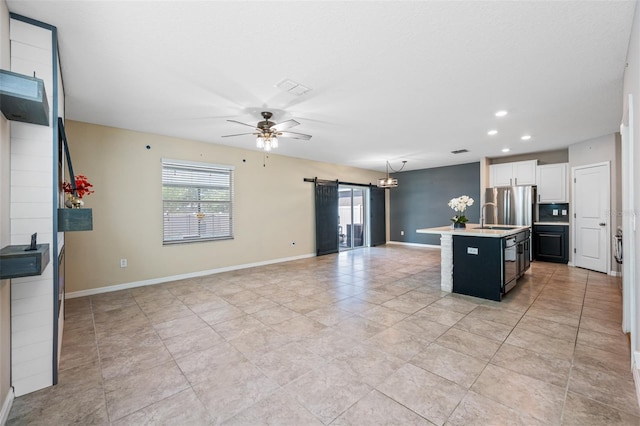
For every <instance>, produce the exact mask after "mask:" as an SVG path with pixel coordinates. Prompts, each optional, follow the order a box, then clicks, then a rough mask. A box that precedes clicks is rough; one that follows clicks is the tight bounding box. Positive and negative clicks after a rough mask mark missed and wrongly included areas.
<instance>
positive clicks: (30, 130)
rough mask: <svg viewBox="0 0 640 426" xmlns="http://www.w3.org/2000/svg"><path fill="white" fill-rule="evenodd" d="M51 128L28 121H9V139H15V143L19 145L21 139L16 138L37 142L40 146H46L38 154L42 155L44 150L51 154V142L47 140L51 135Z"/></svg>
mask: <svg viewBox="0 0 640 426" xmlns="http://www.w3.org/2000/svg"><path fill="white" fill-rule="evenodd" d="M51 130H52V129H51V128H49V127H47V126H36V125H34V124H29V123H21V122H19V121H12V122H11V141H12V142H13V141H14V140H15V141H16V145H17V146H18V147H19V146H20V145H21V144H22V141H20V140H18V139H26V140H29V141H31V142H32V143H37V144H38V145H39V146H40V148H46V150H45V151H43V152H41V153H40V155H44V154H45V152H48V153H49V155H51V152H52V151H51V144H50V143H48V142H47V140H48V138H50V137H51ZM11 152H13V146H12V147H11Z"/></svg>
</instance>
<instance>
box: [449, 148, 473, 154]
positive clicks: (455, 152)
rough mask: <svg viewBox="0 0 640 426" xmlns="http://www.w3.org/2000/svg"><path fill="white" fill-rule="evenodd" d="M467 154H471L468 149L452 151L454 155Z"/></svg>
mask: <svg viewBox="0 0 640 426" xmlns="http://www.w3.org/2000/svg"><path fill="white" fill-rule="evenodd" d="M465 152H469V150H468V149H456V150H455V151H451V153H452V154H463V153H465Z"/></svg>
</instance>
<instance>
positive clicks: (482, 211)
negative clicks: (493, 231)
mask: <svg viewBox="0 0 640 426" xmlns="http://www.w3.org/2000/svg"><path fill="white" fill-rule="evenodd" d="M487 206H493V207H497V205H496V203H492V202H488V203H484V204H483V205H482V207H480V228H484V213H485V210H484V208H485V207H487ZM494 217H495V214H494Z"/></svg>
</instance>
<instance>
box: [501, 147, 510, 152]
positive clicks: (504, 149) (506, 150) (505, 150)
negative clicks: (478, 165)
mask: <svg viewBox="0 0 640 426" xmlns="http://www.w3.org/2000/svg"><path fill="white" fill-rule="evenodd" d="M509 151H511V150H510V149H509V148H502V152H509Z"/></svg>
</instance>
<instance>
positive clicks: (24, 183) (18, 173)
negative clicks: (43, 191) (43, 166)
mask: <svg viewBox="0 0 640 426" xmlns="http://www.w3.org/2000/svg"><path fill="white" fill-rule="evenodd" d="M30 186H37V187H39V188H49V189H51V186H52V182H51V174H50V173H46V172H25V171H23V170H11V188H27V187H30ZM15 190H19V189H12V191H15ZM52 196H53V195H52Z"/></svg>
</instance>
